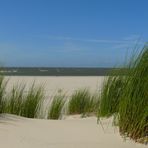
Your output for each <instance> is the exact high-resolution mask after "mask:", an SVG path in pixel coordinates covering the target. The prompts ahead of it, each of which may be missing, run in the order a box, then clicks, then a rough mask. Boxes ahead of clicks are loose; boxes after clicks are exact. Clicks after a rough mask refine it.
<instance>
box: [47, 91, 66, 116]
mask: <svg viewBox="0 0 148 148" xmlns="http://www.w3.org/2000/svg"><path fill="white" fill-rule="evenodd" d="M65 102H66V100H65V95H63V94H58V95H55V96H54V97H53V99H52V101H51V104H50V106H49V110H48V119H61V117H62V110H63V108H64V105H65Z"/></svg>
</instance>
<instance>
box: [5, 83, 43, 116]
mask: <svg viewBox="0 0 148 148" xmlns="http://www.w3.org/2000/svg"><path fill="white" fill-rule="evenodd" d="M25 88H26V86H25V85H16V86H14V87H13V88H12V89H11V91H10V92H7V95H6V96H5V99H3V102H4V103H3V111H2V113H10V114H15V115H19V116H23V117H27V118H37V117H38V113H39V110H40V109H41V108H40V107H41V103H42V101H43V100H44V89H43V87H42V86H35V84H34V83H33V84H32V86H31V87H30V88H29V91H28V92H26V89H25Z"/></svg>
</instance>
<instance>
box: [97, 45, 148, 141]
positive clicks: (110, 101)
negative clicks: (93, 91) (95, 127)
mask: <svg viewBox="0 0 148 148" xmlns="http://www.w3.org/2000/svg"><path fill="white" fill-rule="evenodd" d="M125 68H127V73H126V75H124V76H121V75H120V73H116V75H114V76H113V77H111V76H109V78H108V80H107V81H106V82H105V85H104V87H103V90H102V94H101V103H100V106H99V113H98V118H100V117H109V116H112V115H114V116H115V117H116V119H118V126H119V130H120V133H121V135H123V136H125V137H130V138H132V139H134V140H135V141H138V142H143V143H144V142H145V143H147V142H148V138H147V137H148V46H145V47H144V49H143V50H142V52H141V53H140V54H139V55H138V56H137V57H136V59H134V58H133V59H132V60H131V61H130V63H129V65H127V66H126V67H125ZM139 139H140V140H139Z"/></svg>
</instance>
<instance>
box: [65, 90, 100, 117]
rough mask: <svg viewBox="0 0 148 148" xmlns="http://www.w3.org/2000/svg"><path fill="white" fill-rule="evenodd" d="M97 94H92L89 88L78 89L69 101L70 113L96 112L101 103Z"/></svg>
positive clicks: (84, 113)
mask: <svg viewBox="0 0 148 148" xmlns="http://www.w3.org/2000/svg"><path fill="white" fill-rule="evenodd" d="M98 100H99V99H98V96H97V95H96V94H94V95H91V93H90V92H89V90H88V89H81V90H77V91H76V92H75V93H74V94H72V96H71V98H70V100H69V102H68V114H83V115H86V114H90V113H95V112H96V110H97V105H98V103H99V101H98Z"/></svg>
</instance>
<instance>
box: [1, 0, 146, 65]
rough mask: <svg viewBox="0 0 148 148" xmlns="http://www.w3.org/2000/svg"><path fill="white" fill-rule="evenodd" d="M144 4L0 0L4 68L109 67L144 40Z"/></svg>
mask: <svg viewBox="0 0 148 148" xmlns="http://www.w3.org/2000/svg"><path fill="white" fill-rule="evenodd" d="M147 6H148V1H147V0H0V62H1V63H2V64H3V65H5V66H31V67H32V66H46V67H47V66H50V67H113V66H116V65H121V64H122V63H123V62H125V57H126V55H128V54H129V53H131V52H132V49H133V48H134V47H135V45H136V43H137V42H138V45H137V47H139V48H140V47H142V46H143V45H144V43H145V42H146V41H148V40H147V39H148V28H147V27H148V11H147Z"/></svg>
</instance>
